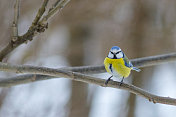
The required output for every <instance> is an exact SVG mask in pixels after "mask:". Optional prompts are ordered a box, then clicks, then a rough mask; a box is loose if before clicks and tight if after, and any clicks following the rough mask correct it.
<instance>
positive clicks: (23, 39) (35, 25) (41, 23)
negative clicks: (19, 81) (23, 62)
mask: <svg viewBox="0 0 176 117" xmlns="http://www.w3.org/2000/svg"><path fill="white" fill-rule="evenodd" d="M17 1H19V0H17ZM48 1H49V0H44V1H43V4H42V6H41V8H40V9H39V10H38V13H37V15H36V17H35V19H34V21H33V22H32V25H31V26H30V27H29V29H28V31H27V32H26V33H25V34H24V35H22V36H18V38H17V39H16V40H15V41H13V42H12V41H10V42H9V43H8V45H7V46H6V47H5V48H3V49H2V50H1V51H0V61H2V59H3V58H4V57H5V56H6V55H7V54H9V53H10V52H11V51H13V50H14V49H15V48H16V47H18V46H19V45H21V44H23V43H27V42H28V41H32V40H33V37H34V36H35V35H36V34H37V33H41V32H44V31H45V30H46V29H47V28H48V23H47V20H48V19H49V18H51V17H52V16H54V14H55V13H56V12H57V11H59V10H61V9H62V8H63V7H64V6H65V5H66V4H67V3H68V2H69V0H61V1H59V2H56V3H55V4H54V6H55V7H54V8H50V9H51V10H50V11H49V12H48V14H47V15H45V16H43V14H44V12H45V8H46V6H47V3H48ZM42 16H43V18H42V19H41V17H42ZM15 31H16V29H15V30H14V32H15Z"/></svg>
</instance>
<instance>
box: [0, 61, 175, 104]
mask: <svg viewBox="0 0 176 117" xmlns="http://www.w3.org/2000/svg"><path fill="white" fill-rule="evenodd" d="M0 70H2V71H7V72H16V73H32V74H42V75H49V76H54V77H64V78H69V79H71V80H76V81H81V82H84V83H89V84H95V85H99V86H103V87H112V88H117V89H124V90H127V91H129V92H131V93H134V94H136V95H139V96H142V97H144V98H146V99H148V100H149V101H152V102H153V103H161V104H168V105H174V106H176V99H174V98H169V97H161V96H156V95H154V94H151V93H149V92H147V91H144V90H143V89H140V88H138V87H136V86H133V85H129V84H125V83H123V84H122V85H121V86H119V85H120V82H116V81H110V82H109V84H108V85H107V86H106V85H104V83H105V80H104V79H100V78H96V77H92V76H88V75H84V74H81V73H77V72H71V71H66V70H58V69H52V68H46V67H36V66H29V65H10V64H7V63H0ZM42 75H40V76H41V77H40V78H39V77H38V78H36V76H35V75H33V76H31V78H30V79H27V80H28V81H29V82H33V81H39V80H46V79H52V77H50V78H49V77H45V76H42ZM28 78H29V77H28ZM24 79H25V77H21V79H20V77H18V79H17V80H18V81H19V82H21V83H27V82H28V81H27V80H24ZM13 82H16V81H15V80H13V79H11V80H9V81H7V80H1V81H0V86H5V87H6V86H7V84H9V86H13V85H12V83H13ZM19 82H18V83H19ZM5 84H6V85H5Z"/></svg>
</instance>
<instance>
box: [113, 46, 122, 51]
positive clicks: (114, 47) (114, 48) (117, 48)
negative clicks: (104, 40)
mask: <svg viewBox="0 0 176 117" xmlns="http://www.w3.org/2000/svg"><path fill="white" fill-rule="evenodd" d="M111 50H120V48H119V47H118V46H113V47H112V48H111Z"/></svg>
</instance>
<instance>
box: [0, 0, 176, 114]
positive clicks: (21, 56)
mask: <svg viewBox="0 0 176 117" xmlns="http://www.w3.org/2000/svg"><path fill="white" fill-rule="evenodd" d="M53 2H54V0H50V2H49V6H51V5H52V3H53ZM14 3H15V0H1V1H0V10H1V12H0V17H1V18H0V22H1V23H0V32H1V35H0V50H2V49H3V47H5V45H6V44H7V43H8V42H9V41H10V37H11V25H12V21H13V7H14ZM41 4H42V0H30V1H29V0H21V6H20V9H21V10H20V19H19V33H20V35H22V34H24V33H25V32H26V31H27V29H28V27H29V26H30V25H31V22H32V20H33V19H34V17H35V15H36V13H37V10H38V8H39V7H40V6H41ZM175 6H176V1H175V0H167V1H166V0H96V1H95V0H71V1H70V3H68V4H67V6H66V7H65V8H64V9H63V10H62V11H61V12H60V13H58V14H56V15H55V16H54V17H53V18H52V20H50V22H49V28H48V29H47V30H46V31H45V32H44V33H42V34H39V35H38V36H36V37H35V38H34V40H33V41H31V42H29V43H28V44H23V45H21V46H20V47H18V48H17V49H15V50H14V51H13V52H12V53H11V54H10V55H8V56H7V57H6V58H4V62H8V63H13V64H29V65H37V66H46V67H51V68H60V67H65V66H83V65H102V64H103V60H104V58H105V57H106V56H107V54H108V51H109V49H110V48H111V47H112V46H115V45H117V46H120V47H121V49H122V50H123V51H124V52H125V53H126V55H127V56H128V58H130V59H132V58H138V57H145V56H152V55H158V54H166V53H170V52H175V51H176V7H175ZM175 67H176V63H167V64H162V65H158V66H152V67H147V68H142V71H141V72H140V73H136V72H132V74H131V76H130V78H128V79H125V80H124V82H126V83H130V84H134V85H136V86H138V87H141V88H143V89H145V90H147V91H149V92H151V93H153V94H156V95H160V96H169V97H173V98H176V90H175V89H176V85H175V84H176V78H175V75H176V69H175ZM14 75H16V74H12V73H4V72H0V77H10V76H14ZM95 76H96V77H100V78H103V79H107V78H108V77H109V74H107V73H103V74H96V75H95ZM114 80H120V79H114ZM173 115H176V107H175V106H170V105H163V104H153V103H151V102H149V101H148V100H146V99H144V98H142V97H139V96H136V95H134V94H131V93H129V92H127V91H124V90H118V89H113V88H103V87H100V86H96V85H90V84H85V83H81V82H76V81H71V80H69V79H64V78H63V79H52V80H47V81H40V82H35V83H30V84H24V85H19V86H14V87H9V88H1V89H0V117H166V116H167V117H173Z"/></svg>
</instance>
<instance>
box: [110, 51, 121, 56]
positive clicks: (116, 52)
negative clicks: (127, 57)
mask: <svg viewBox="0 0 176 117" xmlns="http://www.w3.org/2000/svg"><path fill="white" fill-rule="evenodd" d="M110 52H111V51H110ZM120 52H121V51H118V52H116V53H113V52H111V54H113V55H116V54H119V53H120Z"/></svg>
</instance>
